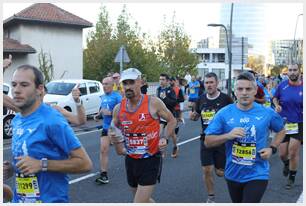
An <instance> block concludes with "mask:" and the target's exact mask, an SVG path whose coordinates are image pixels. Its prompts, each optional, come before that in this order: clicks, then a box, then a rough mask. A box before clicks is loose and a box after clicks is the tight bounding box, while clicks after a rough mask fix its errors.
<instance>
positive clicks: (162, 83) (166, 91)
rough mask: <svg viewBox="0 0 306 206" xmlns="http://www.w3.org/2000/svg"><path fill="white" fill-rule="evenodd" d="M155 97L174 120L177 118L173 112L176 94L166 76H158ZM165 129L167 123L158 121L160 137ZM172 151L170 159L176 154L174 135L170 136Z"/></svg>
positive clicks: (162, 120) (176, 102)
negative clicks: (161, 102)
mask: <svg viewBox="0 0 306 206" xmlns="http://www.w3.org/2000/svg"><path fill="white" fill-rule="evenodd" d="M156 97H158V98H159V99H161V100H162V101H163V103H164V104H165V105H166V107H167V109H168V110H169V111H170V112H171V113H172V114H173V116H174V117H175V118H177V113H176V111H175V107H176V105H177V104H178V101H177V99H176V94H175V92H174V90H173V89H172V87H171V85H170V78H169V76H168V74H160V75H159V87H158V88H157V90H156ZM166 127H167V121H166V120H165V119H163V118H161V119H160V136H161V137H164V136H165V131H166ZM172 142H173V149H172V154H171V156H172V157H176V156H177V154H178V146H177V137H176V133H174V135H173V136H172ZM165 154H166V151H164V152H163V154H162V155H163V157H165Z"/></svg>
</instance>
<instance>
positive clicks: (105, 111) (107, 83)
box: [94, 77, 122, 184]
mask: <svg viewBox="0 0 306 206" xmlns="http://www.w3.org/2000/svg"><path fill="white" fill-rule="evenodd" d="M102 85H103V90H104V95H102V96H101V105H100V111H99V113H98V114H97V115H96V116H94V119H97V117H98V116H101V115H102V116H103V125H102V133H101V139H100V169H101V173H100V176H99V177H98V178H97V179H96V180H95V182H96V183H98V184H107V183H109V179H108V176H107V169H108V168H107V167H108V151H109V146H110V137H109V136H108V128H109V126H110V124H111V122H112V112H113V109H114V107H115V106H116V105H117V104H119V103H120V102H121V100H122V96H121V94H120V93H119V91H113V87H114V80H113V78H111V77H106V78H104V79H103V80H102Z"/></svg>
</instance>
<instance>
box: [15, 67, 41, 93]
mask: <svg viewBox="0 0 306 206" xmlns="http://www.w3.org/2000/svg"><path fill="white" fill-rule="evenodd" d="M21 69H23V70H28V69H29V70H32V71H33V74H34V82H35V86H36V88H37V87H38V86H39V85H41V84H44V75H43V74H42V72H41V71H40V70H39V69H37V68H36V67H34V66H32V65H29V64H24V65H21V66H19V67H18V68H17V69H16V70H21Z"/></svg>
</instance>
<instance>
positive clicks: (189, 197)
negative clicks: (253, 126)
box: [3, 118, 303, 203]
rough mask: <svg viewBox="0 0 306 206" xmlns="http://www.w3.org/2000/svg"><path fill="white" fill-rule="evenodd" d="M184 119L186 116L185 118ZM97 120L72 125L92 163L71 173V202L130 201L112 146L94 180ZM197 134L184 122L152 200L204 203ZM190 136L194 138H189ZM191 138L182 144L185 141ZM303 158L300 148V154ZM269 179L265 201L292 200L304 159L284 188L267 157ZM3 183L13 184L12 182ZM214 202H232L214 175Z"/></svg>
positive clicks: (277, 164) (278, 166)
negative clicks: (104, 177)
mask: <svg viewBox="0 0 306 206" xmlns="http://www.w3.org/2000/svg"><path fill="white" fill-rule="evenodd" d="M186 120H187V118H186ZM96 125H97V123H96V122H93V121H89V122H88V123H87V125H85V126H83V127H82V128H74V129H75V131H77V132H76V133H77V136H78V137H79V139H80V141H81V142H82V144H83V146H84V147H85V148H86V150H87V152H88V154H89V156H90V158H91V159H92V161H93V163H94V168H93V170H92V171H91V172H89V173H86V174H82V175H70V191H69V193H70V202H74V203H77V202H79V203H84V202H87V203H130V202H132V199H133V197H132V194H131V192H130V189H129V186H128V184H127V181H126V175H125V167H124V158H123V157H121V156H118V155H117V154H116V153H115V151H114V148H113V147H111V149H110V161H109V172H108V173H109V179H110V183H109V184H107V185H97V184H96V183H95V182H94V180H95V178H96V177H97V175H98V173H99V135H100V131H97V130H96V129H95V130H94V131H84V129H85V130H88V128H95V126H96ZM199 133H200V122H191V121H189V120H187V121H186V124H185V125H183V126H182V128H181V129H180V132H179V142H180V144H181V145H180V146H179V156H178V158H176V159H174V158H171V157H170V153H171V149H172V145H171V141H170V145H169V146H168V148H167V150H168V152H167V154H168V155H167V156H166V158H165V159H164V161H163V169H162V176H161V182H160V183H159V184H157V185H156V188H155V190H154V193H153V199H155V201H156V202H159V203H203V202H205V201H206V196H207V193H206V189H205V188H204V184H203V181H202V172H201V165H200V157H199V153H200V144H199V139H198V138H194V137H197V136H198V135H199ZM192 138H194V139H193V140H192ZM186 140H190V141H189V142H186V143H184V141H186ZM300 155H301V156H300V157H302V156H303V154H302V151H301V154H300ZM3 159H4V160H6V159H8V160H11V154H10V148H9V146H8V144H7V145H5V146H4V157H3ZM270 163H271V178H270V181H269V184H268V188H267V190H266V192H265V195H264V197H263V199H262V202H264V203H295V202H297V200H298V199H299V197H300V195H301V193H302V190H303V160H302V158H301V159H300V166H299V170H298V173H297V177H296V185H295V186H294V188H293V189H292V190H289V191H288V190H286V189H285V188H284V187H285V184H286V178H284V177H283V176H282V173H281V171H282V163H281V161H280V160H279V157H278V156H277V155H274V156H273V157H272V158H271V159H270ZM6 183H8V184H9V185H11V186H12V185H13V181H12V180H9V181H7V182H6ZM215 191H216V201H217V202H220V203H229V202H231V200H230V197H229V195H228V190H227V186H226V183H225V181H224V179H223V178H220V177H215Z"/></svg>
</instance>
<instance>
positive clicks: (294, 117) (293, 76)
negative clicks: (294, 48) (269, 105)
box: [273, 64, 303, 189]
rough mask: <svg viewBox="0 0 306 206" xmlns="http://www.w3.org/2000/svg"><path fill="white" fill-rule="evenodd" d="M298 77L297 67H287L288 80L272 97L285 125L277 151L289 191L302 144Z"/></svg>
mask: <svg viewBox="0 0 306 206" xmlns="http://www.w3.org/2000/svg"><path fill="white" fill-rule="evenodd" d="M300 76H301V72H300V68H299V67H298V65H297V64H294V65H289V67H288V77H289V79H288V80H284V81H282V82H281V83H280V84H279V85H278V87H277V89H276V92H275V95H274V97H273V103H274V105H275V110H276V111H277V112H278V113H279V114H280V115H281V116H282V117H283V119H284V121H285V123H286V126H285V127H286V137H285V139H284V140H283V142H282V144H281V145H280V150H279V154H280V157H281V160H282V161H283V162H284V169H283V175H284V176H288V175H289V178H288V182H287V185H286V189H291V188H292V186H293V184H294V180H295V176H296V172H297V168H298V163H299V153H300V145H301V143H302V142H303V82H302V80H301V78H300Z"/></svg>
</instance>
